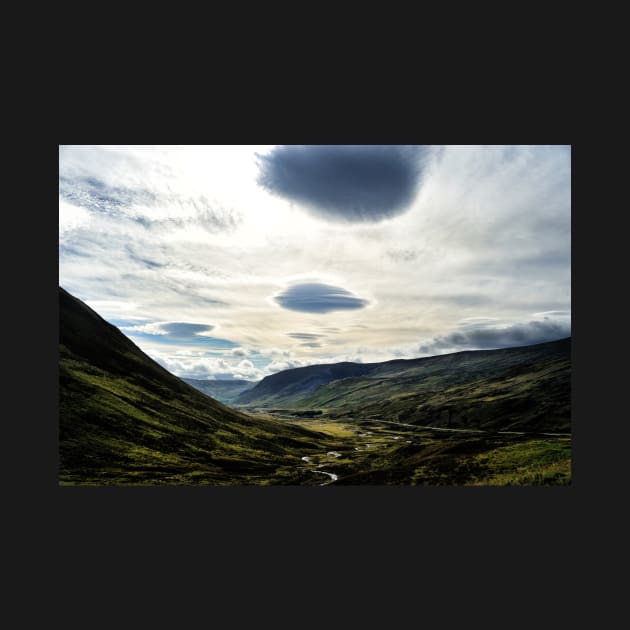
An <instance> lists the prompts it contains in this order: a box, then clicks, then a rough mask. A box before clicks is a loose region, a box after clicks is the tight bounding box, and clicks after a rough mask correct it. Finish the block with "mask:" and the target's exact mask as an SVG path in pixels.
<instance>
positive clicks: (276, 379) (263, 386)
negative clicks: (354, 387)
mask: <svg viewBox="0 0 630 630" xmlns="http://www.w3.org/2000/svg"><path fill="white" fill-rule="evenodd" d="M375 365H378V364H376V363H349V362H344V363H332V364H327V365H309V366H307V367H302V368H294V369H291V370H283V371H282V372H278V373H277V374H271V375H270V376H266V377H265V378H263V380H262V381H260V383H258V384H257V385H256V386H255V387H254V388H252V389H250V390H248V391H246V392H244V393H243V394H241V395H240V396H239V397H238V398H237V399H236V400H235V402H236V403H237V404H239V405H246V404H250V405H252V404H253V405H256V406H261V405H283V404H286V403H287V402H289V403H290V404H293V403H295V401H297V400H300V399H301V398H303V397H304V396H305V395H307V394H309V393H311V392H313V391H315V390H316V389H317V388H318V387H320V386H321V385H325V384H326V383H329V382H330V381H334V380H336V379H340V378H347V377H352V376H361V375H363V374H367V373H368V372H369V371H370V370H372V369H373V367H374V366H375Z"/></svg>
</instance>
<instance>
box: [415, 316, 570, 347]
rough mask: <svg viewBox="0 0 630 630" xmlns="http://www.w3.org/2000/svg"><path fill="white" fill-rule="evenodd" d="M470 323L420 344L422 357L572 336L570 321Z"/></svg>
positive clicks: (528, 343) (541, 320)
mask: <svg viewBox="0 0 630 630" xmlns="http://www.w3.org/2000/svg"><path fill="white" fill-rule="evenodd" d="M479 320H480V321H478V322H475V321H472V320H470V321H468V322H466V323H464V324H462V325H461V326H460V328H458V329H457V330H455V331H453V332H451V333H449V334H447V335H444V336H437V337H434V338H433V339H431V340H429V341H426V342H424V343H421V344H420V346H419V347H418V352H420V353H421V354H422V355H432V354H445V353H448V352H458V351H460V350H490V349H495V348H510V347H516V346H529V345H533V344H536V343H543V342H545V341H555V340H557V339H563V338H565V337H570V336H571V322H570V321H569V320H568V319H566V318H563V319H557V320H552V319H549V318H548V317H545V318H543V319H540V320H532V321H530V322H526V323H515V324H511V325H507V326H505V325H497V324H496V323H495V322H493V321H492V320H490V319H487V320H484V319H483V318H479Z"/></svg>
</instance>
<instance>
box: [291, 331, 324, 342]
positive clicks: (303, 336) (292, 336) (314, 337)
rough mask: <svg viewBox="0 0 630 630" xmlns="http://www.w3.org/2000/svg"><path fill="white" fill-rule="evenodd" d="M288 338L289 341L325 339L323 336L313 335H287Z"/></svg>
mask: <svg viewBox="0 0 630 630" xmlns="http://www.w3.org/2000/svg"><path fill="white" fill-rule="evenodd" d="M287 336H288V337H291V339H297V340H299V341H317V340H318V339H320V338H321V337H325V335H318V334H315V333H287Z"/></svg>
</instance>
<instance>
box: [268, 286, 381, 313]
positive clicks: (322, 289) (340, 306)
mask: <svg viewBox="0 0 630 630" xmlns="http://www.w3.org/2000/svg"><path fill="white" fill-rule="evenodd" d="M274 300H275V301H276V302H277V303H278V304H279V305H280V306H282V307H283V308H286V309H289V310H290V311H300V312H303V313H329V312H331V311H342V310H353V309H359V308H364V307H365V306H367V305H368V303H369V302H368V301H367V300H364V299H362V298H359V297H356V296H355V295H354V294H352V293H350V291H347V290H346V289H342V288H341V287H333V286H331V285H329V284H321V283H317V282H307V283H303V284H295V285H293V286H291V287H289V288H287V289H285V291H284V292H283V293H280V294H279V295H276V296H275V297H274Z"/></svg>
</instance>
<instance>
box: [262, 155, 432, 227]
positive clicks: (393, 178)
mask: <svg viewBox="0 0 630 630" xmlns="http://www.w3.org/2000/svg"><path fill="white" fill-rule="evenodd" d="M428 153H429V149H428V148H427V147H422V146H335V145H323V146H301V145H289V146H279V147H276V148H275V149H273V150H272V151H271V152H270V153H269V154H267V155H257V157H258V168H259V174H258V180H257V181H258V184H259V185H260V186H261V187H263V188H264V189H265V190H267V191H268V192H270V193H272V194H274V195H278V196H280V197H283V198H285V199H288V200H290V201H295V202H297V203H300V204H303V205H304V206H305V207H306V208H307V209H309V210H310V211H312V212H313V213H314V214H316V215H318V216H322V217H325V218H327V219H333V220H337V221H349V222H374V221H380V220H382V219H386V218H388V217H392V216H395V215H397V214H400V213H402V212H403V211H404V210H405V209H407V207H408V206H409V205H410V204H411V202H412V201H413V200H414V198H415V196H416V194H417V192H418V189H419V186H420V184H421V183H422V175H423V172H424V168H425V164H426V161H427V157H428Z"/></svg>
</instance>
